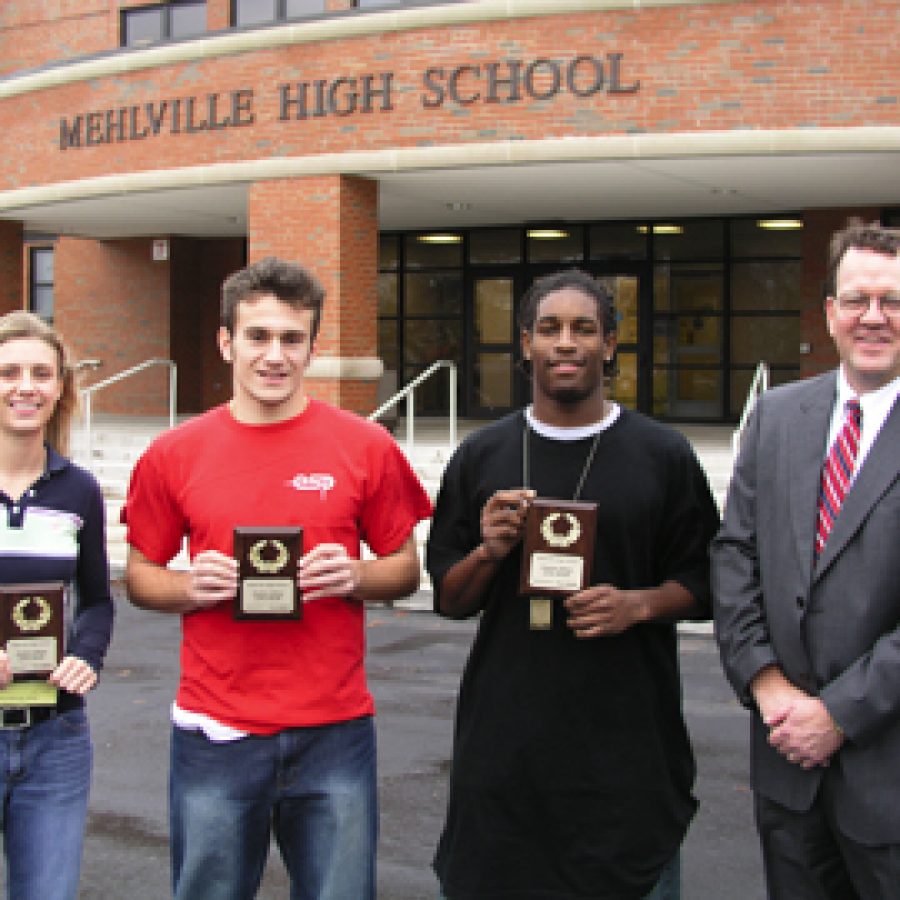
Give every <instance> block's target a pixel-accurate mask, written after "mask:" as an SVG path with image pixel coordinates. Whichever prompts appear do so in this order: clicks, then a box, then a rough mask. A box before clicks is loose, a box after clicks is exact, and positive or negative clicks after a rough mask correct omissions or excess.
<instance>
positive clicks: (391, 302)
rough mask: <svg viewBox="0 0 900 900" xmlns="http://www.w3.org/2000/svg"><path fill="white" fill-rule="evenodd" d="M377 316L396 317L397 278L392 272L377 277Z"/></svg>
mask: <svg viewBox="0 0 900 900" xmlns="http://www.w3.org/2000/svg"><path fill="white" fill-rule="evenodd" d="M378 315H379V316H396V315H397V276H396V274H395V273H393V272H382V273H381V274H380V275H379V276H378Z"/></svg>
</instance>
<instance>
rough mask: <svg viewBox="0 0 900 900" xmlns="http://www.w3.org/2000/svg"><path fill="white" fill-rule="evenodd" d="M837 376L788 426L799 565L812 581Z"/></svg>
mask: <svg viewBox="0 0 900 900" xmlns="http://www.w3.org/2000/svg"><path fill="white" fill-rule="evenodd" d="M836 390H837V375H836V373H835V374H834V375H833V376H832V377H831V378H827V379H825V380H824V381H823V382H822V383H821V387H820V389H818V390H817V391H816V392H815V393H814V394H813V396H811V397H810V398H809V400H808V401H806V402H804V403H802V404H801V405H800V406H799V408H798V410H797V416H796V418H794V419H792V420H791V421H790V422H787V423H785V427H786V428H787V429H788V435H789V445H790V453H789V454H788V460H789V471H788V485H789V488H788V490H789V491H790V511H791V528H792V531H793V534H794V543H795V546H796V550H797V561H798V564H799V565H800V568H801V571H803V572H804V573H805V575H806V577H807V578H811V577H812V566H813V540H814V538H815V533H816V510H817V509H818V503H819V484H820V482H821V480H822V461H823V460H824V458H825V449H826V448H825V442H826V441H827V439H828V425H829V423H830V421H831V413H832V410H833V409H834V398H835V392H836Z"/></svg>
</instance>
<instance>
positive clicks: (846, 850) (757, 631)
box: [712, 222, 900, 900]
mask: <svg viewBox="0 0 900 900" xmlns="http://www.w3.org/2000/svg"><path fill="white" fill-rule="evenodd" d="M898 253H900V232H897V231H891V230H889V229H885V228H881V227H879V226H878V225H864V224H862V223H860V222H852V223H850V225H848V227H847V228H846V229H844V230H843V231H840V232H838V233H837V234H836V235H835V236H834V238H833V240H832V246H831V258H830V260H829V269H828V286H827V298H826V301H825V314H826V318H827V322H828V331H829V333H830V335H831V337H832V339H833V340H834V342H835V346H836V347H837V350H838V354H839V356H840V366H839V368H838V369H837V370H836V371H833V372H829V373H827V374H824V375H820V376H818V377H815V378H810V379H808V380H805V381H799V382H795V383H793V384H790V385H786V386H784V387H780V388H776V389H775V390H772V391H769V392H767V393H765V394H763V395H762V397H761V398H760V401H759V403H758V405H757V407H756V410H755V411H754V414H753V416H752V417H751V419H750V422H749V424H748V427H747V429H746V432H745V434H744V438H743V444H742V449H741V453H740V456H739V458H738V461H737V464H736V467H735V472H734V476H733V478H732V483H731V487H730V489H729V493H728V500H727V503H726V513H725V519H724V523H723V525H722V529H721V531H720V532H719V534H718V536H717V537H716V539H715V540H714V542H713V548H712V561H713V566H712V568H713V589H714V594H715V624H716V636H717V639H718V642H719V648H720V651H721V654H722V660H723V664H724V667H725V671H726V674H727V675H728V678H729V680H730V681H731V683H732V685H733V686H734V688H735V691H736V692H737V694H738V696H739V697H740V699H741V700H742V701H743V702H744V703H745V704H747V705H748V706H750V707H751V708H753V710H754V712H755V715H754V717H753V726H752V732H753V733H752V755H751V758H752V776H753V787H754V791H755V796H756V821H757V827H758V829H759V834H760V839H761V842H762V848H763V858H764V862H765V867H766V879H767V883H768V888H769V896H770V897H773V898H789V900H813V898H816V900H818V898H833V900H852V898H857V897H860V898H866V900H887V898H893V900H896V898H898V897H900V477H898V476H900V403H898V400H897V396H898V391H900V255H898ZM857 401H858V402H857ZM845 409H846V410H847V412H845ZM860 419H861V420H860Z"/></svg>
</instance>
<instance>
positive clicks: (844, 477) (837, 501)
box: [815, 398, 862, 559]
mask: <svg viewBox="0 0 900 900" xmlns="http://www.w3.org/2000/svg"><path fill="white" fill-rule="evenodd" d="M845 410H846V418H845V419H844V424H843V426H842V427H841V430H840V431H839V432H838V436H837V437H836V438H835V439H834V443H833V444H832V445H831V449H830V450H829V451H828V456H827V458H826V459H825V465H824V466H823V467H822V484H821V486H820V488H819V517H818V521H817V523H816V544H815V557H816V559H818V558H819V554H820V553H821V552H822V548H823V547H824V546H825V541H827V540H828V535H829V534H831V529H832V528H833V527H834V522H835V519H837V517H838V513H839V512H840V509H841V504H842V503H843V502H844V497H845V496H846V495H847V490H848V489H849V487H850V481H851V480H852V478H853V467H854V465H855V464H856V454H857V452H858V450H859V432H860V422H861V419H862V413H861V411H860V408H859V400H857V399H855V398H854V399H853V400H848V401H847V404H846V408H845Z"/></svg>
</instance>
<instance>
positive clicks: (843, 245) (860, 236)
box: [825, 219, 900, 297]
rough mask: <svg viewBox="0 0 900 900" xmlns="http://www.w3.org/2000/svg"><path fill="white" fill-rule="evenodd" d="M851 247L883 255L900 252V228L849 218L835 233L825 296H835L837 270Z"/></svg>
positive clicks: (892, 254)
mask: <svg viewBox="0 0 900 900" xmlns="http://www.w3.org/2000/svg"><path fill="white" fill-rule="evenodd" d="M851 247H856V248H857V249H858V250H871V251H872V252H873V253H880V254H881V255H882V256H897V254H898V253H900V230H898V229H896V228H885V227H884V226H883V225H881V224H879V223H878V222H863V220H862V219H849V220H848V221H847V224H846V226H845V227H844V228H842V229H841V230H840V231H837V232H835V233H834V235H833V236H832V238H831V246H830V248H829V252H828V270H827V272H826V273H825V296H826V297H833V296H834V292H835V290H836V286H837V270H838V268H839V266H840V264H841V260H842V259H843V258H844V255H845V254H846V253H847V251H848V250H849V249H850V248H851Z"/></svg>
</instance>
